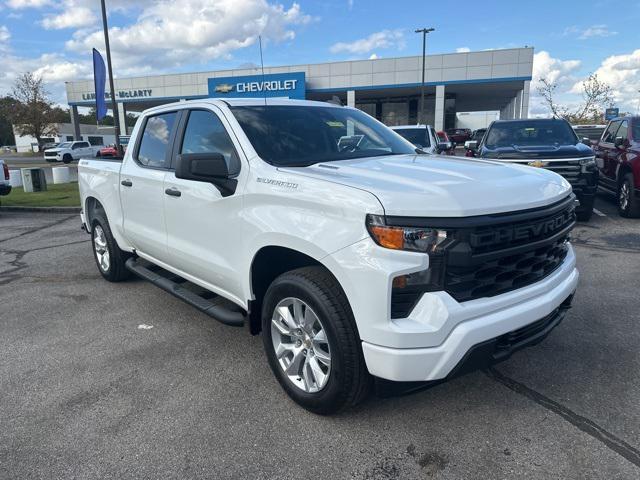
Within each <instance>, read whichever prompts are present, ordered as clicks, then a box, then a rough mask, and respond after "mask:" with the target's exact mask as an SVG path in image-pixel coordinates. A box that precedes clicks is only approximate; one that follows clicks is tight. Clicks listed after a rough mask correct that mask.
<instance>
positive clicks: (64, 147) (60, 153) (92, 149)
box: [44, 141, 102, 163]
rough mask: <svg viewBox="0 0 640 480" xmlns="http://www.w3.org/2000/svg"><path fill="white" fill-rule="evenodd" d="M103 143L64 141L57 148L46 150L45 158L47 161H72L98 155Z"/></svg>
mask: <svg viewBox="0 0 640 480" xmlns="http://www.w3.org/2000/svg"><path fill="white" fill-rule="evenodd" d="M100 149H102V145H91V144H90V143H89V142H84V141H77V142H63V143H61V144H60V145H58V146H57V147H55V148H49V149H47V150H45V151H44V159H45V160H46V161H47V162H64V163H70V162H71V161H72V160H79V159H80V158H82V157H97V156H98V153H99V152H100Z"/></svg>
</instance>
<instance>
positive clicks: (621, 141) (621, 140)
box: [613, 137, 624, 147]
mask: <svg viewBox="0 0 640 480" xmlns="http://www.w3.org/2000/svg"><path fill="white" fill-rule="evenodd" d="M613 144H614V145H615V146H616V147H622V146H624V138H622V137H616V139H615V141H614V142H613Z"/></svg>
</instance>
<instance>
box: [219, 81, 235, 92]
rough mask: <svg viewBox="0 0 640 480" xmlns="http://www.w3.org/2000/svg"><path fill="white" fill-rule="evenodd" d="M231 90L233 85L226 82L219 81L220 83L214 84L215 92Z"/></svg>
mask: <svg viewBox="0 0 640 480" xmlns="http://www.w3.org/2000/svg"><path fill="white" fill-rule="evenodd" d="M232 91H233V85H229V84H228V83H221V84H220V85H216V92H220V93H229V92H232Z"/></svg>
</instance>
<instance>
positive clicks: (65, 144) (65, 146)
mask: <svg viewBox="0 0 640 480" xmlns="http://www.w3.org/2000/svg"><path fill="white" fill-rule="evenodd" d="M70 147H71V142H63V143H61V144H60V145H58V148H70Z"/></svg>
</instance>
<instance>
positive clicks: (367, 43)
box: [329, 30, 405, 54]
mask: <svg viewBox="0 0 640 480" xmlns="http://www.w3.org/2000/svg"><path fill="white" fill-rule="evenodd" d="M404 46H405V41H404V32H403V31H402V30H382V31H380V32H375V33H372V34H371V35H369V36H368V37H366V38H361V39H358V40H355V41H353V42H338V43H334V44H333V45H332V46H331V48H330V49H329V50H330V51H331V53H342V52H346V53H352V54H365V53H369V52H371V51H372V50H375V49H377V48H397V49H398V50H401V49H403V48H404Z"/></svg>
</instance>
